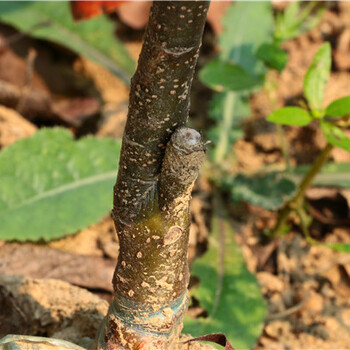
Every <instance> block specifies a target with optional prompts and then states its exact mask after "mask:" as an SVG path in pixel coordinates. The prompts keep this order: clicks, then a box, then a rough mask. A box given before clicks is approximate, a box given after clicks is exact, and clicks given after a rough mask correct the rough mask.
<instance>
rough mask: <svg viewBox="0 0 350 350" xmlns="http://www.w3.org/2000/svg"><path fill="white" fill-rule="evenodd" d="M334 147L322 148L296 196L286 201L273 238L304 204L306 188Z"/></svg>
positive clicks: (272, 234) (272, 232)
mask: <svg viewBox="0 0 350 350" xmlns="http://www.w3.org/2000/svg"><path fill="white" fill-rule="evenodd" d="M333 147H334V146H333V145H331V144H327V146H326V147H325V148H324V149H323V150H322V152H321V153H320V154H319V156H318V157H317V158H316V160H315V162H314V163H313V165H312V167H311V169H310V170H309V172H308V173H307V174H306V175H305V177H304V178H303V180H302V181H301V183H300V185H299V187H298V191H297V193H296V194H295V196H294V197H293V198H292V199H290V200H289V201H288V202H287V203H286V205H285V206H284V208H283V209H282V211H281V213H280V214H279V217H278V220H277V223H276V225H275V227H274V228H273V230H272V231H271V233H270V235H271V237H273V238H275V237H278V236H279V235H280V234H281V233H282V232H283V228H284V226H285V224H286V221H287V220H288V218H289V216H290V214H291V213H292V212H293V211H295V210H296V211H297V210H298V208H300V207H301V206H302V203H303V201H304V195H305V192H306V190H307V189H308V188H309V186H310V185H311V183H312V181H313V180H314V178H315V177H316V175H317V174H318V173H319V172H320V170H321V169H322V167H323V165H324V164H325V163H326V161H327V159H328V157H329V155H330V153H331V151H332V149H333Z"/></svg>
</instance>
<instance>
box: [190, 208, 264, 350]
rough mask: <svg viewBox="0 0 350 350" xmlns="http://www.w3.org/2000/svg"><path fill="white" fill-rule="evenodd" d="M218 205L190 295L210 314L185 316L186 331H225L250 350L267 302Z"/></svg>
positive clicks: (196, 333)
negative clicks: (197, 316) (198, 316)
mask: <svg viewBox="0 0 350 350" xmlns="http://www.w3.org/2000/svg"><path fill="white" fill-rule="evenodd" d="M218 206H219V205H216V206H215V208H216V212H215V213H214V216H213V219H212V229H211V234H210V236H209V245H208V247H209V248H208V251H207V252H206V253H205V254H204V255H203V256H202V257H200V258H198V259H196V260H195V262H194V263H193V265H192V268H191V271H192V275H194V276H197V277H198V278H199V279H200V284H199V287H197V288H194V289H192V290H191V294H192V295H193V296H194V297H195V298H196V299H197V300H199V302H200V304H201V306H202V307H204V308H205V310H206V311H207V313H208V317H206V318H197V319H192V318H190V317H186V318H185V322H184V324H185V328H184V330H185V332H188V333H190V334H191V335H193V336H200V335H203V334H209V333H225V334H226V336H227V337H228V338H229V340H230V342H231V343H232V344H233V345H234V347H235V349H237V350H238V349H250V348H252V347H253V345H254V344H255V342H256V340H257V338H258V336H259V335H260V333H261V331H262V326H263V322H264V319H265V317H266V303H265V301H264V299H263V298H262V295H261V292H260V289H259V286H258V283H257V281H256V278H255V276H254V275H252V274H251V273H250V272H249V271H248V270H247V267H246V265H245V261H244V258H243V256H242V252H241V249H240V248H239V246H238V245H237V244H236V242H235V238H234V232H233V230H232V227H231V225H230V223H229V222H228V220H227V218H226V214H225V213H224V209H223V208H221V206H220V209H219V208H218Z"/></svg>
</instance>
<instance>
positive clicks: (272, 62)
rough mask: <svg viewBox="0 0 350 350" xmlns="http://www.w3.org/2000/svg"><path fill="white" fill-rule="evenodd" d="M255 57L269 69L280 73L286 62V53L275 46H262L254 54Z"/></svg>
mask: <svg viewBox="0 0 350 350" xmlns="http://www.w3.org/2000/svg"><path fill="white" fill-rule="evenodd" d="M256 57H257V58H259V59H260V60H262V61H263V62H264V63H265V64H266V65H267V66H268V67H269V68H273V69H276V70H277V71H279V72H282V70H283V69H284V67H285V66H286V64H287V61H288V53H287V52H286V51H284V50H282V49H281V48H280V47H279V46H278V45H276V44H267V43H265V44H262V45H261V46H260V47H259V49H258V51H257V52H256Z"/></svg>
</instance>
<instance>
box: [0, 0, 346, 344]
mask: <svg viewBox="0 0 350 350" xmlns="http://www.w3.org/2000/svg"><path fill="white" fill-rule="evenodd" d="M349 16H350V2H345V1H342V2H337V3H332V4H329V6H328V9H327V10H326V12H325V14H324V16H323V18H322V20H321V23H320V24H319V25H318V26H317V27H316V28H315V29H313V30H312V31H310V32H308V33H306V34H303V35H302V36H300V37H298V38H297V39H293V40H290V41H288V42H286V43H285V46H284V49H285V50H287V51H288V53H289V57H290V59H289V61H288V64H287V67H286V69H285V70H284V71H283V73H282V74H281V76H280V77H279V78H278V79H277V81H278V89H277V91H278V96H277V103H278V105H281V106H282V105H284V104H293V103H294V102H295V101H298V100H300V99H301V98H302V79H303V76H304V74H305V72H306V70H307V68H308V66H309V64H310V62H311V60H312V57H313V55H314V53H315V52H316V50H317V49H318V48H319V46H320V44H321V43H322V42H323V41H324V40H328V41H330V42H331V44H332V48H333V60H334V63H333V66H332V74H331V78H330V82H329V84H328V86H327V90H326V94H325V96H326V101H325V104H327V103H329V102H330V101H332V100H333V99H335V98H339V97H343V96H348V95H350V84H349V82H350V21H349V18H350V17H349ZM130 32H131V33H132V30H130ZM15 33H16V32H15V31H14V29H12V28H10V27H8V26H5V25H1V24H0V40H5V38H9V37H11V36H12V35H14V34H15ZM130 36H131V34H130ZM136 39H137V40H135V35H133V36H132V40H129V41H128V40H126V41H125V45H126V46H127V48H128V49H129V51H130V52H131V53H132V55H133V56H134V57H135V58H136V57H137V55H138V52H139V50H140V47H141V42H140V41H139V37H138V36H137V35H136ZM214 40H215V35H214V34H213V31H212V30H211V28H210V27H209V26H208V27H207V28H206V31H205V36H204V45H203V50H202V51H203V55H202V56H201V57H200V61H199V64H200V65H203V64H204V63H205V62H206V61H208V60H209V59H210V58H212V57H213V56H214V55H215V50H216V49H215V42H214ZM29 49H35V51H36V59H35V64H34V66H32V67H28V63H27V62H28V61H27V55H28V51H29ZM52 53H54V54H52ZM53 57H55V58H54V59H53ZM38 66H40V67H41V68H40V69H38V68H37V67H38ZM28 69H31V70H33V78H32V80H31V82H30V86H31V89H30V92H29V93H28V94H29V97H28V96H27V97H26V103H23V101H22V104H21V100H22V99H23V86H24V84H25V83H24V82H25V76H26V72H27V71H28ZM9 92H11V93H9ZM211 95H212V92H211V91H210V90H209V89H208V88H206V87H204V86H203V85H202V84H201V83H200V82H199V81H198V80H196V81H195V82H194V85H193V95H192V109H191V118H192V120H193V124H194V125H195V126H197V127H199V128H201V129H205V128H208V125H210V123H211V122H210V121H209V118H208V115H207V113H208V103H207V101H208V100H209V99H210V96H211ZM127 105H128V88H127V87H126V86H125V85H124V84H123V83H122V82H121V81H120V80H119V79H118V78H116V77H115V76H113V75H112V74H111V73H109V72H108V71H106V70H105V69H104V68H102V67H100V66H98V65H97V64H95V63H92V62H90V61H88V60H85V59H82V58H79V57H77V56H76V55H74V54H72V53H70V52H67V50H65V49H62V48H60V47H58V46H56V45H51V44H49V43H43V42H41V41H40V42H39V41H36V40H34V39H31V38H30V37H27V36H25V37H23V38H22V39H21V40H20V41H16V42H14V43H12V44H8V45H6V46H4V47H2V49H1V52H0V150H1V149H2V148H4V147H7V146H8V145H10V144H11V143H13V142H15V141H16V140H18V139H20V138H22V137H27V136H29V135H31V134H33V133H34V132H35V131H36V130H37V129H38V128H40V127H42V126H53V125H61V126H65V127H68V128H70V129H71V130H72V131H73V132H74V133H75V134H76V135H77V137H80V136H83V135H86V134H89V133H93V134H95V135H97V136H107V137H115V138H117V137H120V136H121V135H122V132H123V127H124V124H125V119H126V113H127ZM251 105H252V109H253V114H252V116H251V117H250V118H249V119H248V120H247V121H246V122H245V124H244V130H245V136H244V138H242V139H241V140H239V141H238V142H237V143H236V144H235V147H234V152H235V154H236V157H237V168H238V170H239V171H241V172H243V173H253V172H254V171H256V170H259V169H260V168H261V167H262V166H266V165H273V166H275V167H276V168H283V167H284V166H285V161H284V158H283V156H282V152H281V149H280V146H279V140H278V138H277V136H276V133H275V130H274V128H273V127H271V125H270V124H269V123H267V122H266V120H265V117H266V115H268V114H269V113H270V112H271V110H270V107H269V103H268V98H267V96H266V94H265V93H264V92H259V93H257V94H255V95H254V96H252V98H251ZM19 106H21V108H19ZM285 137H286V141H287V144H288V145H289V152H290V154H291V162H292V164H293V165H302V164H309V163H310V162H312V161H313V159H314V158H315V156H316V155H317V154H318V153H319V151H320V150H321V149H322V148H323V147H324V145H325V140H324V139H323V137H322V135H321V133H320V131H319V130H318V129H317V128H316V127H315V126H314V125H313V124H311V125H310V126H308V127H306V128H303V129H300V128H294V127H286V128H285ZM331 158H332V160H333V161H334V162H348V161H350V154H349V153H346V152H345V151H341V150H339V149H334V150H333V152H332V154H331ZM213 190H214V187H213V186H212V185H211V184H210V183H209V181H208V180H207V179H205V178H201V179H199V181H198V183H197V185H196V188H195V192H194V196H193V202H192V208H191V213H192V224H191V236H190V246H189V260H190V261H193V259H194V258H195V257H196V256H197V255H198V254H199V252H202V251H203V246H205V244H204V243H205V242H206V241H207V238H208V235H209V232H210V227H209V222H210V214H211V204H212V202H211V198H212V192H213ZM306 197H307V201H308V203H309V206H310V213H311V215H312V218H313V222H312V224H311V229H310V232H311V236H312V237H313V238H314V239H316V240H317V241H319V242H320V243H350V189H348V190H346V189H338V188H316V187H313V188H310V189H309V190H308V191H307V196H306ZM228 207H229V208H230V215H231V219H232V222H233V224H234V227H235V229H236V232H237V242H238V243H239V244H240V245H241V247H242V250H243V253H244V256H245V259H246V263H247V266H248V268H249V270H250V271H251V272H252V273H254V274H256V277H257V279H258V282H259V285H260V287H261V291H262V293H263V295H264V298H265V299H266V300H267V303H268V316H267V319H266V321H265V325H264V329H263V332H262V334H261V336H260V338H259V339H258V340H257V343H256V346H255V347H254V350H264V349H265V350H287V349H288V350H297V349H350V254H349V253H341V252H335V251H332V250H330V249H328V248H325V247H321V246H311V245H310V244H309V243H307V242H306V240H305V238H304V237H303V235H302V233H301V231H300V228H299V226H298V220H297V219H293V221H292V226H291V230H290V232H289V233H288V234H287V235H286V236H284V237H280V238H278V239H276V240H273V241H267V240H266V239H265V238H264V236H263V234H262V232H263V231H264V230H267V229H270V228H272V227H273V225H274V223H275V222H276V218H277V214H276V213H274V212H269V211H266V210H264V209H262V208H257V207H253V206H251V205H247V204H244V205H243V204H242V205H241V206H238V207H237V206H236V207H233V206H231V205H229V204H228ZM118 251H119V245H118V240H117V238H116V235H115V230H114V226H113V222H112V219H111V217H110V216H106V217H105V218H103V219H102V220H101V222H99V223H96V224H94V225H92V226H90V227H88V228H87V229H84V230H82V231H80V232H77V233H76V234H75V235H72V236H68V237H66V238H63V239H60V240H56V241H52V242H49V243H42V242H41V243H36V244H34V243H18V242H5V241H0V309H1V310H2V311H3V312H1V313H0V338H1V337H2V336H4V335H6V334H8V333H12V332H16V333H21V334H31V335H44V336H50V337H56V338H61V339H66V340H69V341H72V342H76V343H79V342H80V340H81V338H82V337H84V336H91V335H92V334H95V333H96V331H97V327H98V324H99V323H100V321H101V320H102V318H103V316H104V314H105V313H106V311H107V307H108V303H107V302H108V301H110V300H111V297H112V285H111V280H112V274H113V270H114V267H115V263H116V259H117V257H118ZM12 275H22V276H23V277H11V276H12ZM72 285H73V286H72ZM78 287H79V288H78ZM43 290H45V292H44V293H42V291H43ZM5 320H6V322H5ZM233 345H234V344H233ZM187 348H190V349H193V350H194V349H196V348H198V349H206V348H208V349H209V348H210V347H206V346H204V345H203V346H202V345H199V344H197V345H195V344H193V345H191V346H190V347H188V346H187V345H186V349H187ZM184 349H185V348H184Z"/></svg>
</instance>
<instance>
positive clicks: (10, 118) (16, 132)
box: [0, 106, 37, 149]
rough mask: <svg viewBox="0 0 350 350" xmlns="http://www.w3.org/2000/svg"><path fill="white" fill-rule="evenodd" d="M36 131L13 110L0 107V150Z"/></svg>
mask: <svg viewBox="0 0 350 350" xmlns="http://www.w3.org/2000/svg"><path fill="white" fill-rule="evenodd" d="M36 129H37V128H36V126H34V125H33V124H32V123H30V122H29V121H27V120H25V119H24V118H23V117H22V116H21V115H20V114H18V113H17V112H16V111H14V110H13V109H10V108H6V107H3V106H0V149H1V148H2V147H5V146H8V145H10V144H11V143H13V142H15V141H17V140H19V139H21V138H22V137H28V136H30V135H32V134H34V133H35V131H36Z"/></svg>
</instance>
